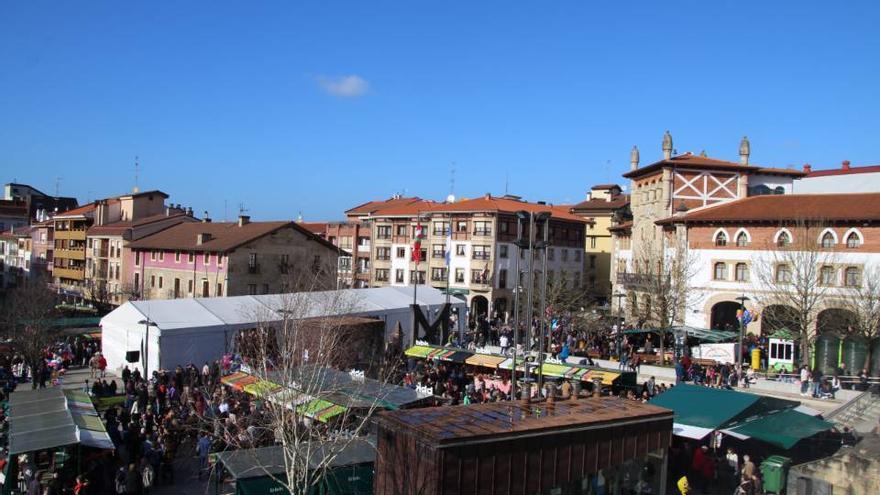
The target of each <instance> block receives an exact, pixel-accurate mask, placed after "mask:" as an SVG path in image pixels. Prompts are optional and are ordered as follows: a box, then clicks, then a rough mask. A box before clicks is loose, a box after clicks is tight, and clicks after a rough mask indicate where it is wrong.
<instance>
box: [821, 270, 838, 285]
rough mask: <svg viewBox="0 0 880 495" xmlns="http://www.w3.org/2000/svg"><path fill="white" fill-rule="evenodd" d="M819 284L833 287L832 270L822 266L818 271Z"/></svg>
mask: <svg viewBox="0 0 880 495" xmlns="http://www.w3.org/2000/svg"><path fill="white" fill-rule="evenodd" d="M819 283H820V284H822V285H834V268H833V267H830V266H823V267H822V268H820V269H819Z"/></svg>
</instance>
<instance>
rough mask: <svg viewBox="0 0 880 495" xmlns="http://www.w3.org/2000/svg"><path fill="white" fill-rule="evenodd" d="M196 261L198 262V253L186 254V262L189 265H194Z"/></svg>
mask: <svg viewBox="0 0 880 495" xmlns="http://www.w3.org/2000/svg"><path fill="white" fill-rule="evenodd" d="M195 261H196V253H194V252H192V251H190V252H188V253H186V262H187V263H194V262H195Z"/></svg>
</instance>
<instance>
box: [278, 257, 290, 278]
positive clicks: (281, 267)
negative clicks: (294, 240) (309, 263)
mask: <svg viewBox="0 0 880 495" xmlns="http://www.w3.org/2000/svg"><path fill="white" fill-rule="evenodd" d="M289 270H290V255H289V254H282V255H281V260H280V262H279V263H278V271H279V272H281V273H282V274H284V273H287V272H288V271H289Z"/></svg>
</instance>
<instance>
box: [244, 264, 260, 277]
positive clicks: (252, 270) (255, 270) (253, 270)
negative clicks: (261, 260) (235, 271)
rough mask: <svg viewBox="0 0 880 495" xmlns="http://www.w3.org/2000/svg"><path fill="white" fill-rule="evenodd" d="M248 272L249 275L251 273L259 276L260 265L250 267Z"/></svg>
mask: <svg viewBox="0 0 880 495" xmlns="http://www.w3.org/2000/svg"><path fill="white" fill-rule="evenodd" d="M247 271H248V273H250V274H251V275H257V274H259V273H260V265H259V264H256V265H248V268H247Z"/></svg>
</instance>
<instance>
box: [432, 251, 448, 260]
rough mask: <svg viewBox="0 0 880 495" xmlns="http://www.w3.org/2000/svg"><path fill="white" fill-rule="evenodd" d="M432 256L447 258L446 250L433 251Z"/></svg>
mask: <svg viewBox="0 0 880 495" xmlns="http://www.w3.org/2000/svg"><path fill="white" fill-rule="evenodd" d="M431 257H432V258H438V259H439V258H445V257H446V251H433V252H432V253H431Z"/></svg>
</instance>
